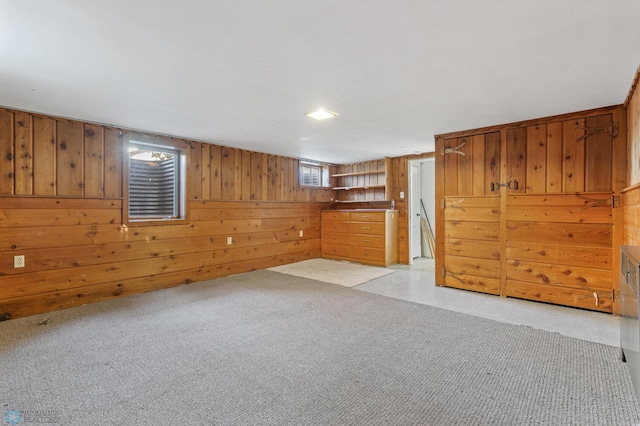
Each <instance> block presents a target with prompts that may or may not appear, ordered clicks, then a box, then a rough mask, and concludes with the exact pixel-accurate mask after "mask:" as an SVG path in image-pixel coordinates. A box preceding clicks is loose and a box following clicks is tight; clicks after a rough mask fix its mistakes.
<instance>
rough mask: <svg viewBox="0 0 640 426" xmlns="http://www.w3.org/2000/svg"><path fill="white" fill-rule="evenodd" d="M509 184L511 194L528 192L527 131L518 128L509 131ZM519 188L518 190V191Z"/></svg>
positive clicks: (507, 159) (507, 161)
mask: <svg viewBox="0 0 640 426" xmlns="http://www.w3.org/2000/svg"><path fill="white" fill-rule="evenodd" d="M505 161H506V164H507V182H511V188H510V190H509V192H510V193H514V192H515V193H518V192H522V193H524V192H526V190H527V129H526V128H524V127H518V128H515V129H508V130H507V158H505ZM516 188H517V189H516Z"/></svg>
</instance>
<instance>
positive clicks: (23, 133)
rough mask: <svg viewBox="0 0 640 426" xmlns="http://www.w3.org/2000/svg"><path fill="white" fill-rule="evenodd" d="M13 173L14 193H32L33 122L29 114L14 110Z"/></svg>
mask: <svg viewBox="0 0 640 426" xmlns="http://www.w3.org/2000/svg"><path fill="white" fill-rule="evenodd" d="M14 120H15V124H14V141H15V147H14V156H13V157H14V164H15V166H14V167H15V169H14V175H15V180H14V182H15V194H16V195H32V194H33V137H32V136H33V123H32V121H31V115H30V114H27V113H24V112H16V113H15V115H14Z"/></svg>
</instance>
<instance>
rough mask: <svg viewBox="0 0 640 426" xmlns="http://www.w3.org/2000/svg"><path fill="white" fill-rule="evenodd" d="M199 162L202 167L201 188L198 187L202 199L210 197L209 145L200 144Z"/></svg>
mask: <svg viewBox="0 0 640 426" xmlns="http://www.w3.org/2000/svg"><path fill="white" fill-rule="evenodd" d="M200 147H201V153H200V164H201V166H200V167H201V168H202V173H201V176H202V188H201V189H200V191H201V194H202V197H201V198H202V199H203V200H210V199H211V145H209V144H208V143H203V144H200Z"/></svg>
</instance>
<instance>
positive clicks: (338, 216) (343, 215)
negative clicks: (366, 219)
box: [322, 211, 349, 221]
mask: <svg viewBox="0 0 640 426" xmlns="http://www.w3.org/2000/svg"><path fill="white" fill-rule="evenodd" d="M322 220H338V221H340V220H344V221H348V220H349V212H331V211H324V212H322Z"/></svg>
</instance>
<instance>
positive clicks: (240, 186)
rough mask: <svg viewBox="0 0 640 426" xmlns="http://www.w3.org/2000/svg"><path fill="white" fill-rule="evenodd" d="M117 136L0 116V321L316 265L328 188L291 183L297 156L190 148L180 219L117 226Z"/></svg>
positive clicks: (21, 115)
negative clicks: (184, 215)
mask: <svg viewBox="0 0 640 426" xmlns="http://www.w3.org/2000/svg"><path fill="white" fill-rule="evenodd" d="M122 132H126V130H121V129H117V128H112V127H108V126H102V125H97V124H91V123H83V122H80V121H73V120H66V119H59V118H55V117H48V116H42V115H38V114H31V113H25V112H20V111H13V110H7V109H0V153H1V155H0V167H1V169H0V170H1V176H0V319H4V320H6V319H10V318H17V317H21V316H25V315H31V314H35V313H40V312H46V311H50V310H56V309H62V308H67V307H71V306H76V305H82V304H86V303H91V302H97V301H100V300H106V299H110V298H114V297H122V296H127V295H131V294H135V293H140V292H146V291H151V290H155V289H159V288H165V287H170V286H175V285H179V284H183V283H190V282H194V281H201V280H206V279H210V278H214V277H220V276H225V275H230V274H235V273H240V272H246V271H251V270H255V269H262V268H266V267H269V266H274V265H278V264H284V263H291V262H295V261H299V260H304V259H310V258H317V257H320V255H321V220H320V211H321V210H323V209H326V208H328V206H329V200H330V199H331V198H333V191H331V190H328V189H311V188H308V187H300V185H299V184H298V182H299V181H298V160H297V159H294V158H287V157H280V156H275V155H269V154H261V153H256V152H250V151H246V150H241V149H235V148H228V147H223V146H217V145H209V144H204V143H200V142H194V141H186V142H187V143H188V145H189V147H190V152H189V159H188V163H189V164H188V176H187V179H188V182H187V184H188V186H189V190H190V193H191V202H190V212H189V213H190V214H189V216H190V222H189V223H187V224H170V223H163V224H162V225H157V226H141V227H135V226H130V227H127V226H123V225H122V182H123V179H122V170H123V167H122ZM299 231H303V237H300V236H299ZM227 237H232V239H233V244H231V245H227ZM15 255H25V264H26V267H25V268H20V269H14V268H13V256H15Z"/></svg>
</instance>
